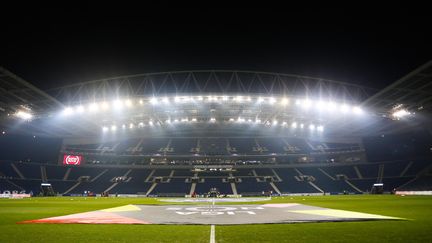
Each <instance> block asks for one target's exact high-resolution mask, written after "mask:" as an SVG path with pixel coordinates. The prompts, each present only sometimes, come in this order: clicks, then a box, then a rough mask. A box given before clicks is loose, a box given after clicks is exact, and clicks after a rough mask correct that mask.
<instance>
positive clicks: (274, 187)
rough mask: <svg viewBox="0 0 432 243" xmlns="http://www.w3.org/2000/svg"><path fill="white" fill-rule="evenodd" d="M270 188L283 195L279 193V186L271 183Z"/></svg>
mask: <svg viewBox="0 0 432 243" xmlns="http://www.w3.org/2000/svg"><path fill="white" fill-rule="evenodd" d="M270 186H271V187H272V188H273V189H274V191H275V192H277V193H278V194H279V195H281V194H282V193H281V192H280V191H279V188H277V186H276V185H275V184H274V183H273V182H270Z"/></svg>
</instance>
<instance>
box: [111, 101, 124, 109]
mask: <svg viewBox="0 0 432 243" xmlns="http://www.w3.org/2000/svg"><path fill="white" fill-rule="evenodd" d="M113 106H114V108H116V109H121V108H122V107H123V102H122V101H121V100H114V101H113Z"/></svg>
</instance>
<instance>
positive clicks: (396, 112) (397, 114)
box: [392, 109, 411, 119]
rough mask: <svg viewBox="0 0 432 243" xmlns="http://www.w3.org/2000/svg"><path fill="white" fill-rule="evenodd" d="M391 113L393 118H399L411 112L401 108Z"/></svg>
mask: <svg viewBox="0 0 432 243" xmlns="http://www.w3.org/2000/svg"><path fill="white" fill-rule="evenodd" d="M392 115H393V116H394V117H395V118H397V119H400V118H402V117H405V116H408V115H411V112H408V111H407V110H405V109H402V110H398V111H395V112H393V114H392Z"/></svg>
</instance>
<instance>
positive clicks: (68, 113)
mask: <svg viewBox="0 0 432 243" xmlns="http://www.w3.org/2000/svg"><path fill="white" fill-rule="evenodd" d="M70 114H72V108H71V107H66V108H65V109H64V110H63V115H65V116H68V115H70Z"/></svg>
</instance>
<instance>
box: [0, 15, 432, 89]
mask: <svg viewBox="0 0 432 243" xmlns="http://www.w3.org/2000/svg"><path fill="white" fill-rule="evenodd" d="M101 12H102V13H101ZM21 16H22V17H20V18H17V17H14V18H9V17H3V18H6V19H2V20H3V23H5V24H4V25H2V36H3V37H2V38H1V42H2V51H1V55H0V65H2V66H4V67H6V68H7V69H9V70H11V71H12V72H14V73H16V74H18V75H19V76H21V77H23V78H24V79H26V80H28V81H30V82H31V83H33V84H35V85H37V86H38V87H40V88H42V89H46V88H49V87H57V86H61V85H63V84H68V83H72V82H79V81H87V80H91V79H98V78H103V77H110V76H117V75H127V74H136V73H144V72H155V71H172V70H195V69H236V70H259V71H275V72H283V73H294V74H303V75H308V76H318V77H322V78H329V79H335V80H340V81H345V82H352V83H358V84H362V85H366V86H371V87H376V88H382V87H384V86H386V85H388V84H389V83H391V82H393V81H395V80H396V79H398V78H400V77H401V76H403V75H405V74H406V73H408V72H409V71H411V70H413V69H414V68H416V67H418V66H419V65H421V64H423V63H425V62H426V61H428V60H430V59H432V49H431V43H432V38H431V37H430V36H429V33H428V32H430V26H429V16H428V15H426V14H422V13H418V12H414V11H410V10H406V9H404V8H403V7H400V8H399V9H397V12H395V13H393V14H391V15H390V16H387V15H385V14H382V11H381V10H377V11H375V12H372V13H370V14H369V13H367V12H363V11H360V12H357V13H355V14H351V13H348V12H346V11H345V9H342V8H327V9H326V8H324V9H319V10H315V11H313V12H311V11H309V9H307V8H305V9H289V8H288V9H283V10H282V11H281V10H280V9H279V10H274V9H257V8H255V9H230V10H227V9H224V8H217V9H212V10H211V11H210V10H208V9H204V10H203V9H177V10H176V9H174V10H172V9H171V10H166V9H165V10H157V11H156V10H154V9H152V8H142V9H140V10H138V11H132V12H130V11H123V10H120V9H119V10H118V11H107V12H105V11H98V12H96V13H95V12H93V11H92V10H88V11H85V10H81V9H79V10H77V9H75V10H64V9H37V10H35V11H32V12H31V14H29V15H26V14H22V15H21Z"/></svg>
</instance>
